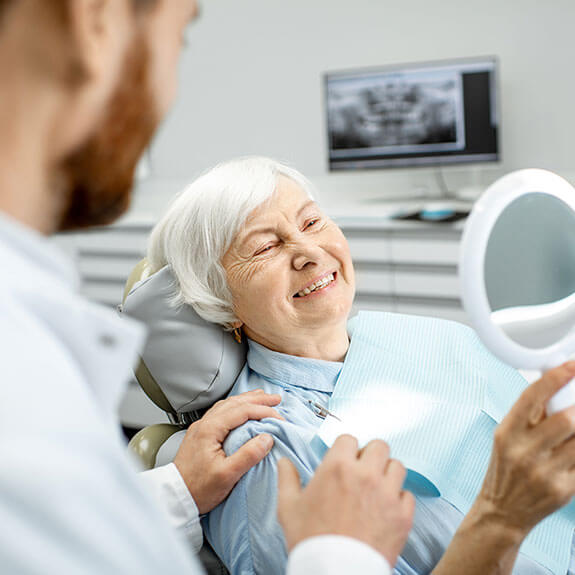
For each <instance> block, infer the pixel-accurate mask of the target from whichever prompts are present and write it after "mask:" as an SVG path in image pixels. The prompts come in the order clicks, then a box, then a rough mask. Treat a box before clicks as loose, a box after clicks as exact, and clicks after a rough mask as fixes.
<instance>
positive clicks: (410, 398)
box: [314, 312, 575, 574]
mask: <svg viewBox="0 0 575 575" xmlns="http://www.w3.org/2000/svg"><path fill="white" fill-rule="evenodd" d="M352 321H353V322H354V323H355V324H354V325H353V326H352V327H353V332H352V338H351V344H350V348H349V350H348V353H347V356H346V358H345V362H344V365H343V369H342V371H341V373H340V376H339V379H338V382H337V384H336V387H335V390H334V392H333V395H332V397H331V400H330V402H329V411H330V412H331V413H333V414H334V415H336V416H337V417H338V418H339V419H340V420H341V421H339V420H338V419H336V418H334V417H327V418H326V420H325V422H324V423H323V424H322V426H321V428H320V430H319V432H318V437H317V438H315V440H314V445H315V446H318V445H319V444H320V443H321V442H323V443H324V444H325V445H328V446H329V445H331V444H332V443H333V441H334V440H335V438H336V437H337V436H338V435H340V434H341V433H351V434H353V435H355V436H356V437H357V438H358V439H359V441H360V444H361V445H364V444H365V443H367V442H368V441H370V440H371V439H374V438H379V439H383V440H385V441H386V442H387V443H388V444H389V445H390V447H391V453H392V456H393V457H394V458H396V459H399V460H400V461H401V462H402V463H403V464H404V465H405V466H406V467H407V469H408V470H409V471H408V481H407V483H406V488H408V489H410V490H412V491H414V492H415V493H418V494H421V493H425V494H428V495H429V494H433V495H436V496H439V495H441V497H443V498H444V499H445V500H447V501H449V502H450V503H451V504H452V505H454V506H455V507H457V508H458V509H459V510H460V511H461V512H462V513H467V511H469V509H470V507H471V505H472V503H473V501H474V500H475V498H476V496H477V494H478V493H479V490H480V488H481V484H482V482H483V478H484V476H485V473H486V471H487V466H488V463H489V458H490V455H491V447H492V442H493V432H494V430H495V427H496V426H497V424H498V423H499V422H500V421H501V420H502V419H503V417H504V416H505V414H506V413H507V412H508V411H509V409H510V408H511V406H512V405H513V404H514V403H515V401H516V399H517V398H518V397H519V395H520V394H521V392H522V391H523V390H524V389H525V387H526V386H527V382H526V381H525V380H524V379H523V378H522V377H521V375H520V374H519V373H518V372H517V371H516V370H514V369H512V368H511V367H509V366H508V365H506V364H504V363H503V362H501V361H499V360H498V359H497V358H496V357H494V356H493V355H492V354H491V353H490V352H489V351H487V349H486V348H485V347H484V346H483V344H482V343H481V341H480V340H479V338H478V336H477V335H476V333H475V332H474V331H473V330H471V329H470V328H468V327H466V326H464V325H461V324H458V323H455V322H451V321H446V320H440V319H434V318H424V317H416V316H407V315H400V314H392V313H378V312H360V314H359V316H358V317H357V318H354V320H352ZM319 440H321V441H319ZM574 525H575V512H574V505H573V504H571V505H569V506H567V507H566V508H564V509H562V510H560V511H558V512H556V513H554V514H553V515H551V516H550V517H548V518H546V519H545V520H544V521H543V522H541V523H540V524H539V525H538V526H537V527H536V528H535V529H534V530H533V531H532V533H531V534H530V535H529V537H528V538H527V539H526V540H525V541H524V543H523V545H522V546H521V552H522V553H524V554H526V555H527V556H529V557H531V558H532V559H533V560H535V561H537V562H538V563H540V564H541V565H543V566H544V567H546V568H548V569H550V570H551V572H553V573H556V574H563V573H567V569H568V566H569V560H570V553H571V539H572V536H573V528H574Z"/></svg>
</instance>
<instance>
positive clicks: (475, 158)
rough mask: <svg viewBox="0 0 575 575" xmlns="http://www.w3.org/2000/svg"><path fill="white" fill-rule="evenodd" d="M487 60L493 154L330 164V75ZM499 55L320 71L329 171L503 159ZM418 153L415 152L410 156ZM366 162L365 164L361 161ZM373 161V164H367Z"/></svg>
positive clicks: (479, 62) (415, 166)
mask: <svg viewBox="0 0 575 575" xmlns="http://www.w3.org/2000/svg"><path fill="white" fill-rule="evenodd" d="M482 63H490V64H493V68H494V71H493V78H494V83H495V86H494V87H493V89H492V91H491V93H492V94H493V96H494V100H495V102H494V104H495V106H494V107H495V119H496V128H497V129H496V135H495V143H496V148H497V149H496V152H495V153H494V154H474V155H468V156H465V155H449V156H427V159H428V160H429V161H428V162H426V161H425V159H426V156H424V155H422V156H419V157H418V160H419V161H417V162H413V161H412V158H410V157H406V158H395V159H390V160H383V162H385V163H383V164H379V165H375V164H376V163H377V162H381V161H382V160H381V159H378V160H358V161H353V160H350V161H349V163H353V164H355V165H354V166H353V167H350V166H343V165H341V164H340V166H337V167H334V166H333V165H332V160H331V154H330V150H331V148H330V138H329V117H328V106H327V98H328V81H329V80H330V78H333V77H337V76H354V75H357V76H364V75H369V74H376V73H387V72H393V71H394V70H397V71H400V70H401V71H403V70H409V69H424V68H440V67H445V66H450V65H453V66H460V65H466V64H482ZM499 75H500V59H499V57H498V56H495V55H488V56H472V57H465V58H446V59H441V60H427V61H423V62H406V63H394V64H385V65H382V66H366V67H361V68H348V69H339V70H328V71H326V72H324V73H323V74H322V77H323V108H324V122H325V125H324V138H325V139H324V141H325V143H326V152H327V154H326V159H327V167H328V171H329V172H356V171H366V170H369V171H371V170H393V169H395V170H397V169H413V168H427V169H430V168H441V167H443V166H461V165H470V164H485V163H499V162H501V161H502V153H501V95H500V81H499ZM413 157H417V156H413ZM361 164H367V165H361ZM369 164H372V165H369Z"/></svg>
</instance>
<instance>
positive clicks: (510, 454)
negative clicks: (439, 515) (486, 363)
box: [433, 362, 575, 575]
mask: <svg viewBox="0 0 575 575" xmlns="http://www.w3.org/2000/svg"><path fill="white" fill-rule="evenodd" d="M574 376H575V362H569V363H567V364H565V365H562V366H560V367H557V368H555V369H552V370H551V371H548V372H547V373H546V374H545V375H543V377H542V378H541V379H540V380H538V381H536V382H535V383H533V384H532V385H530V386H529V387H528V388H527V389H526V390H525V391H524V392H523V394H522V395H521V397H520V398H519V399H518V400H517V402H516V403H515V405H514V406H513V408H512V409H511V411H510V412H509V413H508V414H507V416H506V417H505V419H504V420H503V421H502V422H501V424H500V425H499V427H498V428H497V430H496V431H495V439H494V445H493V452H492V454H491V461H490V464H489V468H488V470H487V474H486V476H485V480H484V482H483V487H482V489H481V492H480V494H479V496H478V497H477V499H476V501H475V503H474V504H473V507H472V508H471V510H470V511H469V513H468V514H467V515H466V516H465V518H464V520H463V522H462V523H461V525H460V527H459V529H458V530H457V532H456V534H455V536H454V537H453V540H452V542H451V544H450V545H449V547H448V548H447V551H446V552H445V554H444V556H443V558H442V559H441V561H440V562H439V564H438V565H437V567H436V568H435V569H434V570H433V574H434V575H459V574H461V575H506V574H508V573H511V571H512V569H513V564H514V563H515V560H516V558H517V553H518V552H519V547H520V545H521V543H522V541H523V540H524V539H525V537H526V536H527V535H528V533H529V532H530V531H531V530H532V529H533V527H535V525H537V523H539V522H540V521H541V520H542V519H544V518H545V517H547V516H548V515H550V514H551V513H553V512H554V511H556V510H557V509H559V508H560V507H562V506H563V505H565V504H567V503H568V502H569V501H570V499H571V497H573V495H575V407H570V408H568V409H565V410H564V411H561V412H559V413H555V414H554V415H551V416H550V417H546V415H545V406H546V404H547V402H548V401H549V399H551V397H552V396H553V395H554V394H555V393H556V392H557V391H558V390H559V389H561V387H563V386H564V385H565V384H566V383H567V382H568V381H569V380H570V379H572V378H573V377H574Z"/></svg>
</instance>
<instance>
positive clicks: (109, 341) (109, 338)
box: [98, 333, 116, 347]
mask: <svg viewBox="0 0 575 575" xmlns="http://www.w3.org/2000/svg"><path fill="white" fill-rule="evenodd" d="M98 341H99V343H100V345H101V346H102V347H115V346H116V338H115V337H114V336H113V335H110V334H109V333H103V334H102V335H100V337H99V339H98Z"/></svg>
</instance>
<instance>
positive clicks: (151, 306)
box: [123, 267, 247, 414]
mask: <svg viewBox="0 0 575 575" xmlns="http://www.w3.org/2000/svg"><path fill="white" fill-rule="evenodd" d="M174 290H175V279H174V277H173V275H172V272H171V270H170V269H169V268H168V267H164V268H162V269H161V270H160V271H158V272H157V273H155V274H153V275H151V276H150V277H147V278H145V279H143V280H142V281H140V282H138V283H136V284H135V285H134V287H133V288H132V289H131V290H130V292H129V293H128V295H127V296H126V298H125V301H124V305H123V311H124V313H126V314H128V315H130V316H131V317H134V318H136V319H138V320H140V321H141V322H143V323H144V324H145V325H146V326H147V328H148V339H147V343H146V346H145V348H144V351H143V354H142V364H143V365H141V366H140V368H139V370H138V371H139V372H140V373H139V374H138V372H137V373H136V377H137V378H138V380H139V382H140V385H142V387H143V388H144V390H146V386H145V385H144V382H143V381H142V380H141V375H142V369H144V371H145V372H147V374H146V377H148V376H151V378H152V379H153V380H154V382H155V383H156V384H157V386H158V387H159V388H160V389H161V391H162V392H163V395H164V396H165V399H166V400H167V401H168V402H169V405H164V404H162V402H160V401H157V400H156V399H155V397H153V396H152V395H151V394H150V393H148V391H147V390H146V392H147V393H148V395H150V397H151V398H152V399H153V400H154V401H156V403H158V405H159V406H160V407H161V408H162V409H164V410H165V411H172V410H173V411H172V412H176V413H179V414H181V413H188V412H192V411H197V410H201V409H205V408H208V407H210V406H211V405H213V404H214V403H215V402H216V401H217V400H218V399H221V398H222V397H224V396H225V395H226V394H227V393H228V391H229V390H230V389H231V387H232V386H233V384H234V382H235V380H236V378H237V377H238V375H239V373H240V371H241V370H242V368H243V366H244V364H245V362H246V354H247V346H246V345H245V343H242V344H238V343H237V342H236V341H235V339H234V338H233V336H232V334H231V333H228V332H226V331H224V330H223V328H222V327H221V326H219V325H216V324H213V323H209V322H207V321H205V320H204V319H202V318H201V317H200V316H199V315H198V314H197V313H196V312H195V311H194V310H193V308H191V307H190V306H187V305H184V306H181V307H179V308H178V307H174V306H173V305H171V302H170V298H171V296H172V295H173V294H174ZM160 395H161V394H160ZM164 403H165V402H164ZM169 407H171V408H172V410H170V409H168V408H169Z"/></svg>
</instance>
